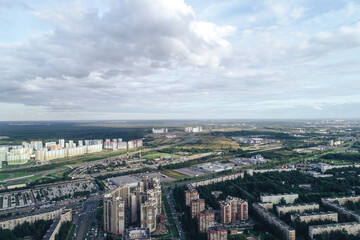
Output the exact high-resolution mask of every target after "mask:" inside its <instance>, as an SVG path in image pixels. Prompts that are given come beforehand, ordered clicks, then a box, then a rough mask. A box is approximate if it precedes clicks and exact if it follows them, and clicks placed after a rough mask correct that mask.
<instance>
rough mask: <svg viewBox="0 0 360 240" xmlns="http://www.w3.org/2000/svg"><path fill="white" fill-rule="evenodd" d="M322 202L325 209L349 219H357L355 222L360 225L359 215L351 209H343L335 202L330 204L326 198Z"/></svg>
mask: <svg viewBox="0 0 360 240" xmlns="http://www.w3.org/2000/svg"><path fill="white" fill-rule="evenodd" d="M321 202H322V203H323V204H324V206H325V207H327V208H330V209H331V210H334V211H337V212H338V213H339V214H340V215H343V216H346V217H347V218H348V219H355V221H357V222H359V223H360V215H359V214H358V213H356V212H354V211H351V210H350V209H348V208H346V207H343V206H341V205H339V204H337V203H335V202H330V201H328V200H327V199H326V198H322V199H321Z"/></svg>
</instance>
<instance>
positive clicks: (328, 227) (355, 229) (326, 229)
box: [309, 222, 360, 239]
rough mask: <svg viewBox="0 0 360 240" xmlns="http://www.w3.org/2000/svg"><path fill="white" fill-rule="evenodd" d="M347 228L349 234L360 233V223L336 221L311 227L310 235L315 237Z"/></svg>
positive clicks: (312, 237)
mask: <svg viewBox="0 0 360 240" xmlns="http://www.w3.org/2000/svg"><path fill="white" fill-rule="evenodd" d="M337 230H340V231H341V230H345V231H346V232H347V233H348V234H351V235H359V234H360V223H357V222H348V223H334V224H325V225H317V226H310V227H309V236H310V238H311V239H314V236H315V235H318V234H322V233H330V232H331V231H337Z"/></svg>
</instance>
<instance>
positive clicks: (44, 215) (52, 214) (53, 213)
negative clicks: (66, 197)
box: [0, 207, 64, 230]
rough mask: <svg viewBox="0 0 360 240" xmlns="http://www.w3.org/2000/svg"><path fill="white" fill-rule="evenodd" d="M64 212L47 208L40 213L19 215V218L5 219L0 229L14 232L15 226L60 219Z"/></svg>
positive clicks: (0, 223)
mask: <svg viewBox="0 0 360 240" xmlns="http://www.w3.org/2000/svg"><path fill="white" fill-rule="evenodd" d="M63 212H64V210H63V209H61V208H55V207H54V208H47V209H42V210H40V211H36V212H34V213H31V214H26V215H21V216H13V217H10V218H7V219H3V220H1V221H0V228H2V229H9V230H14V228H15V227H16V226H17V225H21V224H23V223H24V222H28V223H30V224H32V223H34V222H35V221H38V220H50V219H56V218H60V216H61V214H62V213H63Z"/></svg>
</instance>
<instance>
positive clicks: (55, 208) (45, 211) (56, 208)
mask: <svg viewBox="0 0 360 240" xmlns="http://www.w3.org/2000/svg"><path fill="white" fill-rule="evenodd" d="M57 210H60V208H59V207H49V208H44V209H40V210H38V211H35V212H32V213H26V214H22V215H16V216H11V217H9V218H4V219H1V220H0V222H5V221H9V220H13V219H18V218H23V217H30V216H35V215H39V214H43V213H48V212H54V211H57Z"/></svg>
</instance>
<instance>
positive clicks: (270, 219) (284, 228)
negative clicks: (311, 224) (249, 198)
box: [252, 203, 296, 240]
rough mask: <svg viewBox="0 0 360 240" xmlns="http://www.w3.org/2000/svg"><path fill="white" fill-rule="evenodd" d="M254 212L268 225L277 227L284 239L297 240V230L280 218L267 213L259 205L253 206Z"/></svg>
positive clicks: (254, 204)
mask: <svg viewBox="0 0 360 240" xmlns="http://www.w3.org/2000/svg"><path fill="white" fill-rule="evenodd" d="M252 206H253V208H254V210H255V211H256V212H257V213H258V214H259V215H260V217H261V218H263V219H264V220H265V221H266V222H267V223H269V224H270V225H273V226H274V227H276V228H277V229H278V230H279V231H280V232H281V233H282V237H283V238H284V239H286V240H295V238H296V234H295V229H294V228H292V227H291V226H289V225H287V224H286V223H285V222H283V221H282V220H281V219H280V218H278V217H276V216H275V215H274V214H272V213H271V212H269V211H267V210H266V209H265V208H264V207H262V206H261V205H260V204H258V203H253V204H252Z"/></svg>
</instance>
